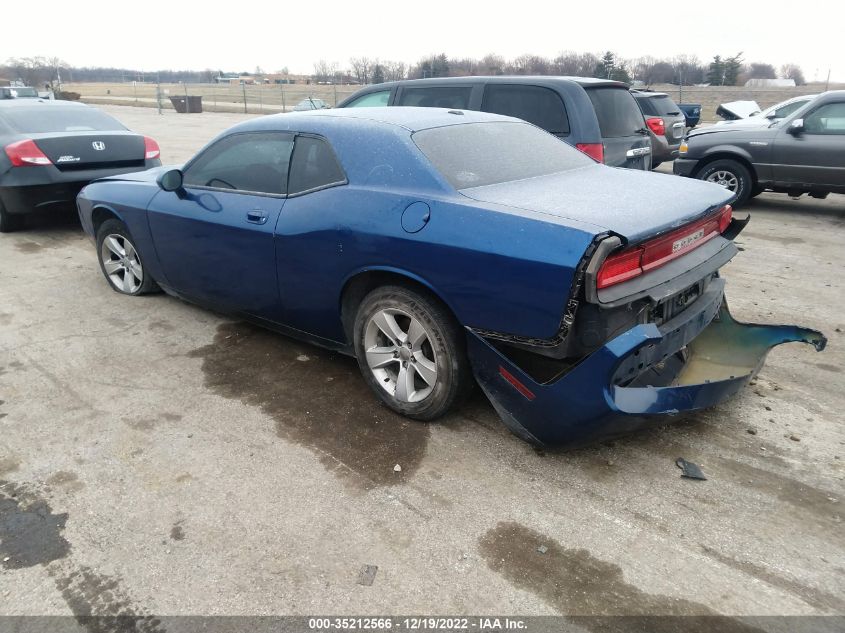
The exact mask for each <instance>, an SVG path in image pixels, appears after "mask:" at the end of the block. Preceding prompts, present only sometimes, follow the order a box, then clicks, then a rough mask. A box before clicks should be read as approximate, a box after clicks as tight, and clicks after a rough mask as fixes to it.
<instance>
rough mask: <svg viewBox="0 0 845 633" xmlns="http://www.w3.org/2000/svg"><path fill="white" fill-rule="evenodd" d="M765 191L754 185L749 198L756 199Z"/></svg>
mask: <svg viewBox="0 0 845 633" xmlns="http://www.w3.org/2000/svg"><path fill="white" fill-rule="evenodd" d="M764 191H765V189H763V187H761V186H760V185H754V186H753V187H752V188H751V193H750V194H748V197H749V198H756V197H757V196H759V195H760V194H761V193H763V192H764Z"/></svg>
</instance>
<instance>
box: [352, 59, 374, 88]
mask: <svg viewBox="0 0 845 633" xmlns="http://www.w3.org/2000/svg"><path fill="white" fill-rule="evenodd" d="M349 65H350V66H352V74H353V75H354V77H355V79H356V80H357V81H358V83H360V84H367V83H369V82H370V75H371V73H372V67H373V65H374V64H373V62H372V60H370V59H369V58H368V57H352V58H351V59H350V60H349Z"/></svg>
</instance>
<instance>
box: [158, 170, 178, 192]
mask: <svg viewBox="0 0 845 633" xmlns="http://www.w3.org/2000/svg"><path fill="white" fill-rule="evenodd" d="M156 182H157V183H158V186H159V187H161V188H162V189H164V190H165V191H176V192H178V191H181V190H182V172H181V170H179V169H168V170H167V171H165V172H162V173H161V174H159V176H158V178H156Z"/></svg>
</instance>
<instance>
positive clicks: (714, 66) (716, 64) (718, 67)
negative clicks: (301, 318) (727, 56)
mask: <svg viewBox="0 0 845 633" xmlns="http://www.w3.org/2000/svg"><path fill="white" fill-rule="evenodd" d="M707 82H708V83H709V84H710V85H711V86H722V85H724V83H725V62H724V61H722V58H721V57H720V56H719V55H716V56H715V57H714V58H713V61H712V62H710V71H709V72H708V73H707Z"/></svg>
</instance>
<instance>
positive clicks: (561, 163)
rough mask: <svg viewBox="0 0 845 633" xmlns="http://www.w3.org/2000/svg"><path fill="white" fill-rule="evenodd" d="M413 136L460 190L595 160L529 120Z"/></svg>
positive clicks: (453, 127) (435, 130) (457, 127)
mask: <svg viewBox="0 0 845 633" xmlns="http://www.w3.org/2000/svg"><path fill="white" fill-rule="evenodd" d="M635 107H636V106H635ZM413 138H414V142H415V143H416V144H417V147H419V148H420V149H421V150H422V152H423V154H425V155H426V157H427V158H428V160H429V161H431V163H432V165H434V167H435V168H436V169H437V171H439V172H440V173H441V174H442V175H443V177H444V178H445V179H446V180H448V181H449V183H450V184H451V185H452V186H453V187H454V188H455V189H468V188H470V187H482V186H484V185H493V184H497V183H500V182H510V181H512V180H523V179H525V178H535V177H537V176H545V175H547V174H554V173H558V172H562V171H569V170H572V169H577V168H578V167H586V166H588V165H594V164H595V162H594V161H593V160H592V159H591V158H588V157H587V156H586V155H585V154H583V153H581V152H579V151H578V150H577V149H575V148H574V147H571V146H569V145H567V144H566V143H564V142H563V141H561V140H559V139H557V138H555V137H554V136H552V135H551V134H549V133H548V132H544V131H543V130H541V129H540V128H537V127H534V126H533V125H529V124H527V123H517V122H513V123H511V122H508V121H494V122H490V123H467V124H464V125H448V126H445V127H438V128H432V129H429V130H421V131H419V132H416V133H415V134H414V136H413Z"/></svg>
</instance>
